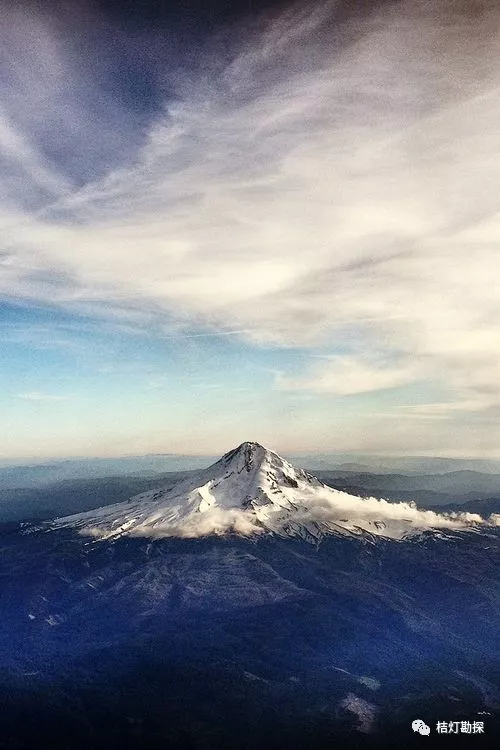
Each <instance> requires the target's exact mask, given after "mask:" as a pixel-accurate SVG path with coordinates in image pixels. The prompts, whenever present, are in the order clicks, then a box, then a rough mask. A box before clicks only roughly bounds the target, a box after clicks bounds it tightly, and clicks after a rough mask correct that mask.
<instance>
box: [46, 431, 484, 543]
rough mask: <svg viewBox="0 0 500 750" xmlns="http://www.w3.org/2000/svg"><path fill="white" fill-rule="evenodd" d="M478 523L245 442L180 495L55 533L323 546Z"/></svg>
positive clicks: (89, 516) (160, 493)
mask: <svg viewBox="0 0 500 750" xmlns="http://www.w3.org/2000/svg"><path fill="white" fill-rule="evenodd" d="M476 523H483V519H481V517H480V516H477V515H474V514H449V515H439V514H437V513H434V512H432V511H422V510H418V509H417V508H416V507H414V506H413V505H412V504H410V503H388V502H386V501H384V500H376V499H375V498H359V497H355V496H353V495H349V494H348V493H346V492H341V491H339V490H335V489H333V488H331V487H328V486H327V485H325V484H323V483H322V482H321V481H320V480H319V479H317V478H316V477H314V476H313V475H311V474H309V473H308V472H306V471H304V470H302V469H297V468H295V467H294V466H292V465H291V464H290V463H289V462H288V461H286V460H285V459H283V458H281V456H279V455H278V454H277V453H274V452H273V451H271V450H268V449H266V448H264V447H263V446H262V445H259V444H258V443H253V442H245V443H242V444H241V445H240V446H239V447H238V448H235V449H234V450H232V451H230V452H229V453H226V454H225V455H224V456H223V457H222V458H221V459H220V460H219V461H217V462H216V463H214V464H212V465H211V466H209V467H208V468H207V469H204V470H202V471H198V472H195V473H193V474H192V475H191V476H190V477H189V478H188V479H186V480H183V481H182V482H180V483H178V484H177V485H175V486H174V487H172V488H169V489H166V490H162V489H159V490H152V491H149V492H146V493H143V494H141V495H137V496H136V497H134V498H132V499H131V500H129V501H127V502H124V503H119V504H116V505H112V506H106V507H104V508H99V509H97V510H92V511H89V512H86V513H81V514H77V515H73V516H69V517H66V518H62V519H57V520H56V521H55V522H54V524H53V525H54V526H56V527H61V526H71V527H75V528H77V529H79V530H80V531H81V532H82V533H83V534H87V535H91V536H95V537H98V538H103V539H106V538H115V537H119V536H123V535H131V536H146V537H169V536H170V537H175V536H177V537H200V536H208V535H213V534H223V533H226V532H236V533H238V534H241V535H245V536H249V535H252V534H262V533H266V532H267V533H274V534H278V535H280V536H299V537H302V538H304V539H308V540H309V541H315V540H319V539H321V538H322V537H323V536H324V535H326V534H332V533H337V534H343V535H346V534H348V535H352V534H354V535H359V534H366V533H371V534H374V535H378V536H386V537H391V538H396V539H399V538H402V537H404V536H406V535H408V534H410V533H415V532H419V531H421V530H423V529H425V528H439V527H445V528H464V527H470V526H471V524H476Z"/></svg>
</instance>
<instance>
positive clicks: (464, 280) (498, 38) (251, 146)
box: [0, 0, 500, 414]
mask: <svg viewBox="0 0 500 750" xmlns="http://www.w3.org/2000/svg"><path fill="white" fill-rule="evenodd" d="M342 7H347V6H346V5H345V4H344V6H343V5H342V3H340V4H339V3H333V2H320V3H318V4H317V5H316V6H315V7H314V8H313V9H308V10H307V11H306V10H304V9H303V8H301V7H300V6H294V7H293V8H291V9H289V10H288V11H285V12H284V13H282V14H281V15H279V16H276V17H274V18H273V19H272V20H269V19H267V20H266V19H264V20H262V21H261V22H260V23H256V24H254V25H253V27H252V29H251V30H245V29H244V28H243V27H238V28H232V29H230V30H229V31H228V32H227V33H226V34H225V33H224V32H221V33H220V35H219V37H217V38H214V40H213V41H212V43H211V44H207V47H206V49H205V50H203V49H201V51H200V55H201V56H202V62H203V64H201V63H200V61H198V62H197V64H196V65H195V66H191V67H190V66H189V65H188V64H186V65H184V66H182V67H181V68H176V69H174V68H173V67H172V66H171V65H170V67H168V68H165V69H164V70H163V81H164V90H165V91H166V90H169V91H173V92H174V95H168V96H167V95H165V97H164V101H163V103H162V106H159V107H158V108H157V110H155V112H154V113H150V114H149V119H148V121H147V125H146V126H145V127H144V129H143V131H142V136H141V137H142V140H140V145H138V144H139V141H137V140H134V138H133V137H132V136H131V133H133V132H135V131H134V127H135V125H134V122H135V121H133V118H132V120H129V119H127V118H125V119H124V123H123V124H122V123H121V121H120V118H119V113H120V112H121V111H122V110H121V109H120V105H119V102H117V101H116V100H114V99H113V98H112V97H110V100H109V102H108V105H109V107H108V108H105V109H104V110H102V111H101V110H99V112H101V115H102V117H101V120H99V119H98V123H99V128H101V130H102V133H103V138H104V140H105V142H106V143H108V141H109V143H111V134H113V138H115V140H117V141H118V142H120V143H123V144H130V143H134V144H135V147H134V149H133V154H134V156H133V158H130V157H129V158H128V159H127V160H126V161H125V162H124V163H122V164H120V163H119V162H118V163H117V157H116V151H114V150H113V149H112V148H111V146H109V148H110V151H109V153H110V157H109V168H108V169H107V170H105V171H104V172H102V171H101V172H100V171H99V170H94V171H92V170H91V169H89V170H88V171H87V174H86V176H85V174H84V173H85V169H84V170H83V171H82V172H81V175H80V178H79V187H78V188H72V189H68V188H67V187H66V184H67V183H66V180H69V179H72V174H70V173H71V169H67V170H66V171H64V169H63V168H62V167H61V171H60V173H59V177H57V175H56V177H55V185H54V187H55V186H56V185H57V183H58V182H59V180H60V182H61V186H64V190H63V195H62V197H61V196H60V195H57V194H56V193H57V190H55V189H54V190H53V191H52V195H51V199H50V200H48V201H46V203H45V204H44V206H43V207H42V208H41V209H40V210H39V211H38V213H33V212H31V213H26V211H25V210H24V209H23V207H22V202H21V203H20V204H19V205H18V206H16V209H15V211H14V210H13V208H12V201H11V202H7V201H6V202H5V204H4V205H3V206H2V207H0V209H1V210H0V213H3V214H4V215H5V217H6V221H7V220H8V226H9V233H8V239H7V241H6V243H5V246H6V250H7V251H8V253H9V259H10V260H9V263H8V264H7V265H5V267H4V269H3V270H4V275H3V277H2V278H3V280H0V292H1V293H3V294H5V295H10V296H11V297H15V298H18V299H24V300H39V301H42V302H44V303H49V304H55V305H60V306H62V307H64V308H68V309H72V310H88V311H94V312H98V313H99V314H100V315H110V316H111V315H114V314H118V311H120V314H123V315H124V316H125V318H126V317H127V316H128V315H130V316H131V317H132V316H137V320H138V324H139V326H140V325H141V320H142V321H148V322H147V325H149V324H150V321H151V320H155V321H157V322H158V323H159V324H160V325H162V324H163V323H162V321H163V322H164V324H165V326H166V329H167V334H168V329H169V327H170V326H173V330H174V334H175V335H177V332H178V330H184V331H185V332H186V333H187V334H188V335H190V332H192V331H193V330H196V331H198V330H200V329H204V330H206V332H207V333H210V332H212V331H222V332H225V333H229V334H232V333H233V334H235V335H238V336H240V337H241V338H242V339H244V340H246V341H248V342H249V343H251V344H257V345H266V344H272V345H273V346H277V347H283V348H288V347H294V346H300V347H305V348H307V347H309V348H310V349H311V350H314V347H316V346H318V345H321V346H322V347H323V348H325V347H328V346H330V345H331V346H332V348H333V347H334V345H335V342H336V341H338V340H339V339H340V340H345V339H348V340H349V342H350V353H349V356H348V357H347V358H344V359H339V358H338V357H337V358H334V359H332V360H331V361H330V362H327V363H323V364H321V365H318V366H316V365H311V369H310V371H309V372H306V373H305V374H303V375H300V376H296V375H294V374H291V373H286V372H285V373H283V374H282V376H281V378H280V379H279V380H278V382H277V385H278V387H280V388H283V389H288V390H291V389H297V390H304V389H309V390H312V391H319V392H322V393H324V394H327V393H333V394H337V395H343V394H346V393H357V392H367V391H369V390H377V389H388V388H391V387H394V386H397V385H399V384H403V383H411V382H416V381H417V380H423V381H427V382H428V383H430V384H432V385H433V386H435V387H436V388H440V389H442V390H443V391H445V392H447V393H448V394H449V396H450V401H451V402H454V403H458V404H459V403H461V402H462V403H465V404H469V405H471V404H477V406H478V409H477V411H481V410H484V409H485V408H486V409H490V408H494V407H495V405H498V404H499V403H500V388H499V386H498V383H499V382H500V360H499V359H498V354H497V352H498V351H500V326H499V325H498V320H499V315H500V302H499V299H500V296H499V294H498V288H497V286H498V285H497V283H496V281H495V279H496V276H497V275H498V271H500V269H499V267H498V264H499V262H498V257H497V242H498V238H499V236H500V220H499V218H498V207H497V196H498V191H499V188H500V168H499V166H498V164H497V163H496V160H495V159H494V158H492V154H495V153H496V152H497V151H498V150H499V148H500V130H499V128H498V126H497V123H498V118H499V116H500V95H499V92H500V72H499V71H500V66H499V65H498V63H499V62H500V59H499V58H500V12H499V10H498V8H497V6H496V4H494V3H493V2H489V1H488V0H484V2H481V3H477V4H476V5H475V11H474V12H472V9H471V8H470V7H469V6H468V5H467V4H465V5H464V4H463V3H460V2H453V1H451V0H450V2H446V3H440V4H432V3H419V2H411V1H410V0H408V2H400V3H396V4H393V3H389V4H384V3H381V4H379V5H375V6H374V8H373V10H372V11H371V12H366V11H365V12H364V13H360V14H358V15H357V16H356V17H354V16H349V14H348V13H347V11H346V12H344V13H342V12H341V11H339V8H342ZM12 18H14V19H15V21H12V20H10V21H9V23H8V24H7V27H9V24H10V26H11V27H12V28H14V30H15V35H14V38H15V39H16V40H23V39H26V38H27V37H28V36H29V34H28V32H27V31H26V24H25V23H24V22H23V21H22V20H19V16H12ZM35 20H36V19H35ZM36 23H38V21H36ZM42 27H43V34H41V36H40V39H41V40H42V41H41V42H37V44H38V46H36V45H35V52H34V53H30V54H31V57H30V58H29V61H28V63H25V62H16V66H15V71H16V75H17V84H16V85H17V86H18V88H19V90H22V91H28V90H33V91H38V89H37V86H36V85H34V84H36V82H37V81H38V74H37V71H36V68H35V62H36V60H35V58H34V57H33V55H35V54H36V55H37V56H38V57H37V58H36V59H37V60H41V61H42V63H43V70H44V71H47V70H48V71H49V72H50V75H51V76H52V78H51V79H50V80H51V81H52V83H55V82H59V83H58V84H57V85H58V86H59V88H57V91H58V92H59V93H58V96H59V97H60V101H61V106H60V110H59V111H61V112H62V113H63V115H64V117H63V120H62V123H63V124H62V126H61V127H62V132H63V133H67V132H69V131H68V128H74V132H75V133H76V137H75V139H74V140H73V141H72V142H71V139H70V140H68V141H67V146H66V148H68V149H70V152H71V154H70V158H69V161H71V158H76V156H75V154H76V151H78V150H80V149H81V148H82V147H84V146H85V144H86V143H91V142H92V140H93V139H95V138H96V137H97V132H96V130H95V129H93V127H92V126H91V125H89V124H88V122H89V120H88V110H87V109H86V108H85V107H84V106H83V105H82V104H81V103H82V102H83V103H88V102H89V101H94V99H93V97H95V96H96V95H97V94H96V92H97V91H98V87H96V86H97V85H96V83H95V79H93V78H92V71H91V70H89V68H88V66H87V67H86V68H84V70H83V71H81V72H78V74H77V73H76V72H75V70H76V66H75V60H78V59H79V58H78V56H77V55H76V53H75V57H73V58H71V59H69V58H68V56H67V55H65V54H63V53H62V52H61V46H60V32H59V31H58V30H54V29H53V28H50V27H47V26H46V25H43V24H42ZM30 34H32V31H30ZM16 35H17V36H16ZM29 38H31V36H29ZM17 43H18V42H17V41H16V44H17ZM166 56H167V58H168V60H169V63H170V62H171V56H170V55H168V54H167V55H166ZM28 83H29V87H28ZM51 85H52V84H51ZM82 93H84V94H85V96H82ZM51 96H52V95H51ZM32 104H33V103H32V102H30V101H29V96H28V97H27V103H24V104H23V103H22V102H20V103H19V102H17V103H16V106H15V107H14V105H13V104H12V101H11V110H12V112H14V115H9V117H10V118H11V119H9V123H17V124H18V125H17V130H16V131H15V132H16V133H17V134H18V135H17V137H18V138H21V134H22V133H30V132H33V133H36V134H37V136H36V138H34V140H32V141H30V144H31V143H38V144H40V143H43V142H44V139H43V138H41V136H40V130H39V129H37V128H38V125H39V123H38V125H37V127H35V124H36V123H34V120H33V115H32V114H31V113H30V111H29V110H30V108H31V107H32ZM47 110H48V111H50V112H51V113H53V112H54V111H56V102H55V99H54V98H53V97H52V98H50V97H49V99H48V104H47ZM10 127H15V125H12V126H11V125H9V128H10ZM87 128H90V130H87ZM6 132H8V133H10V130H8V131H6ZM9 137H11V138H12V139H13V141H12V142H15V137H14V136H9ZM23 137H24V136H23ZM0 146H1V139H0ZM31 148H35V147H34V146H33V147H32V146H31V145H30V149H31ZM11 151H12V149H11ZM18 151H19V162H20V163H22V161H23V158H24V157H22V153H21V152H22V149H18ZM48 151H50V149H48ZM38 153H39V159H40V164H42V165H45V164H48V162H47V161H46V160H45V159H46V157H43V158H42V148H41V146H39V152H38ZM51 153H52V157H51V158H52V159H53V161H51V162H50V163H51V164H52V163H55V161H57V163H58V164H59V165H61V164H64V163H66V164H68V163H69V161H68V155H66V159H62V160H57V159H56V160H55V161H54V158H55V157H54V154H55V151H54V150H52V151H51ZM92 153H94V152H92ZM95 153H97V152H95ZM112 154H114V156H111V155H112ZM25 156H26V159H27V160H28V162H30V163H31V172H32V178H33V181H34V182H37V180H38V181H39V182H43V180H44V179H45V180H46V181H47V179H48V181H49V182H50V179H51V178H50V175H51V174H52V168H53V167H52V166H50V167H47V169H48V170H49V171H48V172H47V174H45V173H44V171H43V169H41V168H39V169H38V172H37V170H35V169H34V167H33V165H34V164H36V160H35V157H34V156H33V154H32V151H31V150H29V151H28V152H27V154H26V155H25ZM26 159H25V161H26ZM40 170H41V171H40ZM37 175H38V176H37ZM73 179H74V178H73ZM47 274H59V276H58V278H59V280H60V283H58V284H52V285H48V284H47V283H46V279H47ZM145 324H146V323H145ZM367 351H369V352H375V358H374V361H368V360H367V357H366V352H367ZM392 356H395V358H396V361H397V362H398V363H401V364H398V365H397V366H392V365H388V364H382V365H381V364H380V362H382V363H384V362H386V361H387V358H388V357H389V358H390V357H392ZM443 403H444V400H443ZM443 408H444V407H443ZM435 409H438V410H439V407H435ZM450 410H451V407H450ZM468 411H469V413H470V414H472V413H475V411H476V410H475V409H473V408H470V409H468Z"/></svg>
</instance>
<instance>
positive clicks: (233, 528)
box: [80, 492, 499, 539]
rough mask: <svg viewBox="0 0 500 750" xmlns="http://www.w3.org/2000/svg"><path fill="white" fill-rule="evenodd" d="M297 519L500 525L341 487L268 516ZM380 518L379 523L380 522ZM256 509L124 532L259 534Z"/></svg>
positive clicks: (280, 523)
mask: <svg viewBox="0 0 500 750" xmlns="http://www.w3.org/2000/svg"><path fill="white" fill-rule="evenodd" d="M290 523H292V524H294V525H297V524H300V525H307V524H314V523H320V524H322V523H326V524H333V525H335V524H338V525H339V526H340V527H341V528H349V529H351V528H352V529H354V530H355V532H356V533H357V532H359V530H360V529H364V530H367V531H371V532H372V533H374V534H381V535H383V536H389V537H394V538H400V537H402V536H403V535H411V534H415V533H420V532H423V531H429V530H431V529H434V530H435V529H444V530H446V529H447V530H467V529H473V528H475V527H476V526H477V525H478V524H479V525H481V526H482V527H484V524H490V525H493V526H498V525H499V518H498V517H495V516H491V517H490V519H488V520H485V519H483V518H482V517H481V516H480V515H478V514H476V513H436V512H434V511H431V510H421V509H419V508H417V507H416V506H415V505H414V504H412V503H407V502H404V503H391V502H388V501H386V500H379V499H377V498H373V497H370V498H357V497H356V498H353V496H351V495H348V494H346V493H343V492H337V493H336V497H335V500H332V499H331V497H329V496H328V494H327V493H324V495H323V497H321V496H318V498H317V499H315V501H314V502H313V503H309V502H308V504H307V505H304V506H301V507H300V508H299V509H298V510H297V511H296V512H294V513H293V514H292V515H291V516H290V517H287V518H286V519H285V520H281V519H280V518H279V513H277V515H276V517H274V518H273V513H272V512H271V515H270V516H269V527H270V528H272V529H273V530H275V531H276V532H277V533H280V531H283V530H284V529H286V528H287V527H288V525H289V524H290ZM377 523H378V524H379V525H378V526H377ZM265 531H266V528H265V527H264V526H263V525H262V523H261V522H260V520H259V517H258V515H257V514H255V513H254V512H253V511H250V510H242V509H238V508H231V509H224V508H210V509H208V510H206V511H204V512H200V513H195V514H193V515H191V516H189V517H188V518H186V519H185V520H182V521H179V522H173V523H168V524H167V523H164V524H157V525H155V526H147V525H146V524H144V525H140V526H136V527H134V528H131V529H130V531H128V530H127V529H124V533H125V534H130V535H131V536H144V537H148V538H156V539H162V538H169V537H178V538H201V537H205V536H213V535H216V536H219V535H223V534H227V533H237V534H241V535H242V536H252V535H260V534H263V533H265ZM80 533H82V534H83V535H85V536H92V537H94V538H97V539H99V538H106V537H108V536H109V535H110V529H109V528H105V527H102V528H101V527H99V525H96V526H88V527H86V528H84V529H82V530H81V532H80Z"/></svg>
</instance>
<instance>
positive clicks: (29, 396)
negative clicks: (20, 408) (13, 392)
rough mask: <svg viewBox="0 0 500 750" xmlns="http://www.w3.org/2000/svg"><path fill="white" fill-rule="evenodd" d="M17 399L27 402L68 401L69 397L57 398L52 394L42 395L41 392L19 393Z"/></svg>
mask: <svg viewBox="0 0 500 750" xmlns="http://www.w3.org/2000/svg"><path fill="white" fill-rule="evenodd" d="M17 398H22V399H24V400H25V401H67V400H68V397H67V396H55V395H54V394H51V393H40V391H29V392H27V393H18V394H17Z"/></svg>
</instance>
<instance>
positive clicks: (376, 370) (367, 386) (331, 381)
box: [275, 356, 415, 396]
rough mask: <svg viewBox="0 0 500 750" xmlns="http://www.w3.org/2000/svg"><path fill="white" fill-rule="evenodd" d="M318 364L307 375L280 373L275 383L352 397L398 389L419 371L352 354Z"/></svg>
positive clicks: (276, 384) (293, 388)
mask: <svg viewBox="0 0 500 750" xmlns="http://www.w3.org/2000/svg"><path fill="white" fill-rule="evenodd" d="M326 360H327V361H323V362H320V363H319V364H315V365H314V366H313V367H312V368H311V369H310V371H309V372H308V374H307V375H306V376H302V377H295V378H294V377H288V376H286V375H284V374H282V373H278V374H277V376H276V380H275V386H276V388H278V389H279V390H291V391H294V390H298V391H301V390H305V391H315V392H317V393H331V394H336V395H340V396H348V395H352V394H355V393H367V392H369V391H379V390H385V389H389V388H396V387H397V386H400V385H404V384H406V383H409V382H412V381H413V380H414V378H415V373H414V372H413V371H412V369H411V368H410V367H404V366H397V365H393V366H392V367H391V366H388V365H385V366H384V365H383V364H382V365H378V366H377V363H376V362H375V363H374V362H370V361H367V360H363V359H361V358H356V357H351V356H331V357H327V358H326Z"/></svg>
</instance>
